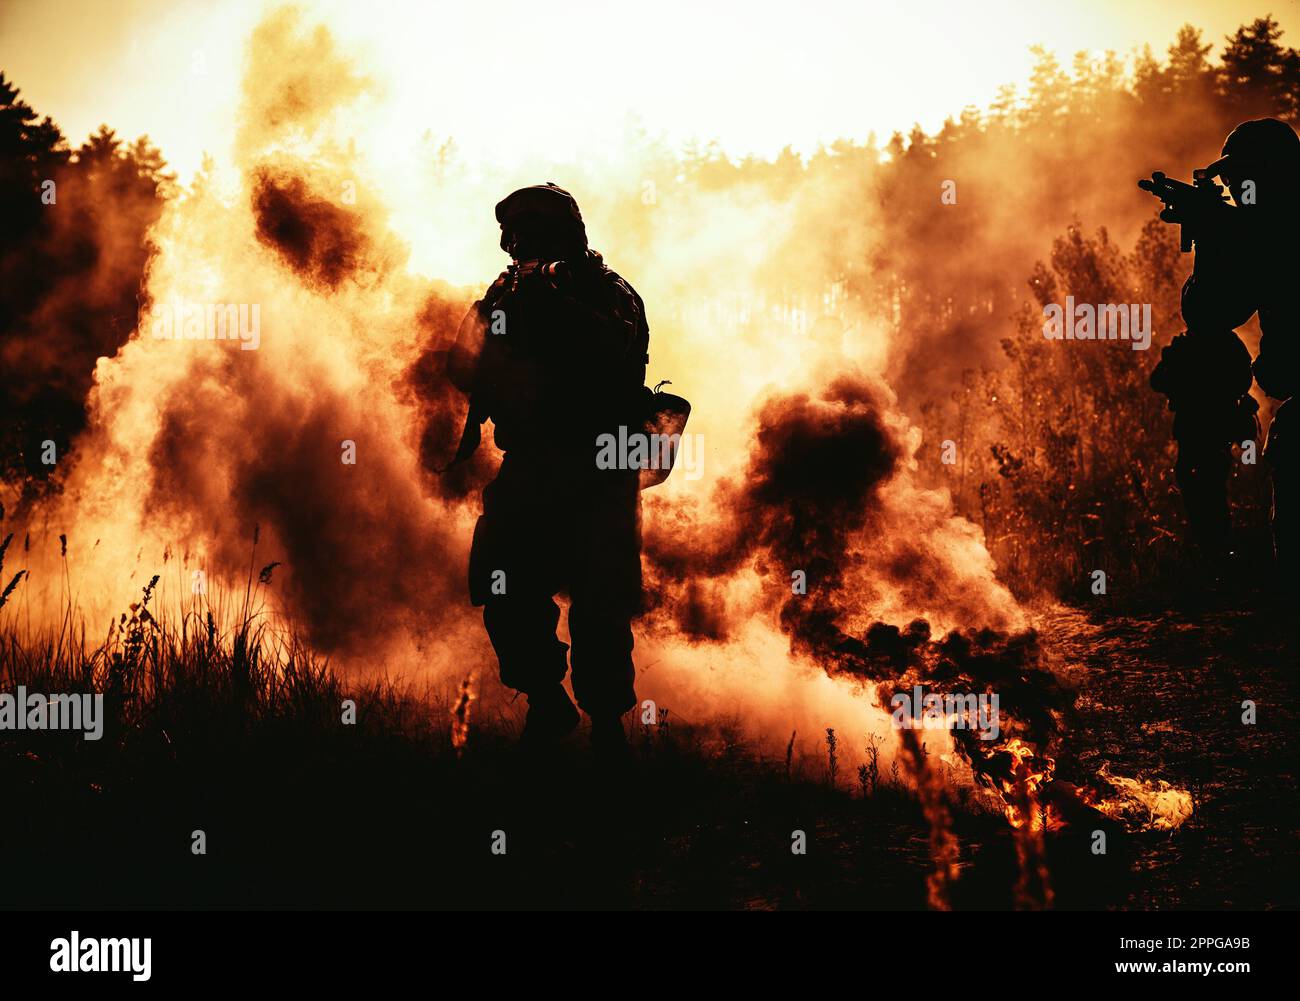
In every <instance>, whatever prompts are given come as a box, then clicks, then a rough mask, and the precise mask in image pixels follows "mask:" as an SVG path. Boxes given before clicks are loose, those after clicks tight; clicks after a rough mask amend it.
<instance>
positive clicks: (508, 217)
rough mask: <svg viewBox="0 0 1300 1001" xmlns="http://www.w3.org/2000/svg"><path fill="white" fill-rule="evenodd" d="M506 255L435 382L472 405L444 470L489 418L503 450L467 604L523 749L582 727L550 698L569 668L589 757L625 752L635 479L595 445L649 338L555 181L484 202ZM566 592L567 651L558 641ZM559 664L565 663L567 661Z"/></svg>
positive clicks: (626, 396)
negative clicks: (448, 384) (603, 460)
mask: <svg viewBox="0 0 1300 1001" xmlns="http://www.w3.org/2000/svg"><path fill="white" fill-rule="evenodd" d="M496 218H497V221H498V222H499V223H500V225H501V247H502V249H503V250H505V251H506V252H507V253H508V254H510V256H511V258H512V263H511V264H510V266H509V267H508V268H507V269H506V270H505V271H504V272H503V273H502V274H501V276H500V277H499V278H497V280H496V281H495V282H493V283H492V285H491V287H489V288H488V290H487V292H486V293H485V294H484V295H483V298H482V299H481V300H479V301H478V302H476V303H475V304H474V306H473V307H472V308H471V309H470V311H469V313H468V314H467V315H466V317H465V319H464V321H462V323H461V326H460V330H459V332H458V335H457V339H456V344H455V346H454V347H453V348H452V350H451V351H450V352H449V355H448V375H449V376H450V378H451V380H452V382H453V383H454V384H455V385H456V386H457V387H458V388H459V389H460V390H461V391H463V392H465V393H466V394H468V396H469V399H470V413H469V417H468V419H467V421H466V425H465V433H464V435H463V436H462V439H461V444H460V447H459V448H458V449H457V453H456V459H455V460H453V461H460V460H462V459H464V458H466V457H467V456H468V455H469V454H471V453H472V452H473V450H474V448H475V447H477V445H478V442H479V435H480V432H479V427H480V425H481V424H482V423H483V422H484V421H486V420H489V419H490V420H491V421H492V423H493V431H494V436H495V441H496V444H497V446H498V447H499V448H501V449H502V450H503V451H504V453H505V455H504V457H503V459H502V462H501V468H500V470H499V472H498V473H497V476H496V479H495V480H493V482H492V483H490V484H489V485H488V486H487V488H486V489H485V490H484V491H483V514H482V516H481V517H480V518H479V520H478V523H477V525H476V527H475V530H474V539H473V545H472V548H471V553H470V570H469V585H470V598H471V601H472V602H473V604H475V605H476V606H482V608H483V621H484V624H485V626H486V628H487V632H488V636H489V638H490V639H491V641H492V645H493V648H494V649H495V651H496V654H497V659H498V661H499V664H500V673H501V681H502V683H503V684H505V685H506V686H508V687H510V688H514V689H517V690H518V691H520V692H523V693H524V694H525V695H526V696H527V698H528V716H527V722H526V724H525V726H524V733H523V738H522V742H523V743H524V744H525V745H526V746H532V747H537V746H541V745H547V744H551V743H554V742H556V741H558V740H559V739H561V738H562V737H564V736H565V735H566V734H568V733H569V732H570V731H572V730H573V729H574V728H575V727H576V726H577V724H578V722H579V716H578V712H577V709H575V707H574V705H573V702H572V701H570V699H569V696H568V694H567V692H566V691H565V689H564V687H563V681H564V678H565V675H566V673H567V672H568V670H569V666H570V665H569V661H570V660H571V661H572V669H573V675H572V684H573V692H574V696H575V697H576V699H577V702H578V705H579V706H581V707H582V709H583V711H584V712H586V713H587V715H588V716H589V717H590V718H591V741H592V746H593V748H594V749H596V750H597V751H598V752H600V753H602V754H603V755H605V756H608V757H612V758H616V759H619V758H623V757H625V756H626V755H627V737H626V734H625V732H624V730H623V724H622V716H623V714H624V713H626V712H627V711H628V710H629V709H631V708H632V707H633V705H635V703H636V696H635V694H634V692H633V687H632V682H633V675H634V669H633V663H632V647H633V638H632V625H631V623H632V619H633V618H634V616H635V615H636V614H637V612H638V611H639V607H640V601H641V559H640V552H641V535H640V500H639V493H638V475H639V474H638V471H637V470H636V469H631V470H624V469H601V468H598V466H597V463H596V451H597V450H596V439H597V437H598V436H599V435H601V434H602V433H607V432H608V433H613V432H615V431H616V430H617V428H618V427H619V425H633V424H635V423H636V422H637V408H638V405H639V403H640V401H641V399H642V394H644V393H645V392H646V390H645V389H644V388H643V387H644V383H645V371H646V363H647V360H648V357H647V355H646V351H647V347H648V344H649V328H648V326H647V324H646V319H645V309H644V305H643V303H642V301H641V298H640V296H638V295H637V293H636V291H635V290H634V289H633V288H632V286H631V285H629V284H628V283H627V282H626V281H624V280H623V279H622V278H620V277H619V276H618V275H617V274H615V273H614V272H613V271H611V270H610V269H609V268H607V267H606V266H605V264H604V262H603V261H602V259H601V257H600V255H599V254H597V253H595V252H594V251H592V250H590V249H588V246H587V234H586V228H585V226H584V224H583V220H582V215H581V213H580V212H579V209H578V204H577V202H576V201H575V200H574V198H573V196H572V195H570V194H569V193H568V192H567V191H565V190H564V189H562V188H560V187H558V186H556V185H555V184H553V183H549V182H548V183H547V184H542V185H535V186H532V187H527V188H522V189H520V190H518V191H515V192H514V193H512V194H511V195H509V196H508V197H507V198H505V199H504V200H503V201H501V202H500V203H499V204H498V205H497V206H496ZM562 592H567V594H568V596H569V599H570V606H569V615H568V626H569V637H570V640H571V643H572V650H569V648H568V647H567V646H566V645H565V644H564V643H563V642H561V641H560V639H559V638H558V637H557V636H556V626H557V625H558V622H559V614H560V609H559V606H558V605H557V604H556V602H555V596H556V595H557V594H559V593H562ZM566 654H567V656H566Z"/></svg>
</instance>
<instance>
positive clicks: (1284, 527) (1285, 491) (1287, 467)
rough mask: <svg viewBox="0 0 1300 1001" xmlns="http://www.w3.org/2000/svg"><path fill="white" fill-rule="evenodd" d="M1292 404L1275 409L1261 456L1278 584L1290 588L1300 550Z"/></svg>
mask: <svg viewBox="0 0 1300 1001" xmlns="http://www.w3.org/2000/svg"><path fill="white" fill-rule="evenodd" d="M1294 406H1295V404H1294V403H1293V402H1292V401H1290V400H1288V401H1287V402H1285V403H1283V404H1282V405H1281V406H1280V407H1278V408H1277V412H1276V413H1274V415H1273V422H1272V424H1270V425H1269V429H1268V444H1267V445H1266V446H1265V448H1264V458H1265V460H1266V461H1267V462H1268V466H1269V474H1270V476H1271V478H1272V481H1273V510H1272V522H1273V552H1274V554H1275V556H1276V559H1277V567H1278V573H1279V576H1280V578H1281V583H1282V584H1283V585H1285V586H1286V587H1288V588H1291V589H1294V588H1295V586H1296V574H1297V570H1300V566H1297V562H1298V561H1300V551H1297V548H1296V546H1297V540H1296V527H1297V526H1296V521H1297V518H1300V512H1297V510H1296V503H1297V499H1298V498H1297V496H1296V458H1295V443H1294V442H1293V441H1292V440H1291V439H1292V438H1293V437H1294V429H1293V428H1292V427H1290V423H1291V422H1292V421H1293V420H1294V419H1295V415H1294V413H1292V409H1293V407H1294Z"/></svg>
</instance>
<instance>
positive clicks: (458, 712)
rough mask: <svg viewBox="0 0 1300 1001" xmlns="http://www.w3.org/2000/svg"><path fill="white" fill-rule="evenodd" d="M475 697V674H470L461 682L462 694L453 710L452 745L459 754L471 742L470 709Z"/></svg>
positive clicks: (457, 698)
mask: <svg viewBox="0 0 1300 1001" xmlns="http://www.w3.org/2000/svg"><path fill="white" fill-rule="evenodd" d="M474 698H475V695H474V675H473V674H468V675H466V676H465V680H464V681H462V682H461V683H460V694H459V695H458V696H457V697H456V704H455V706H453V707H452V710H451V746H452V747H454V748H455V749H456V754H457V755H458V756H459V755H460V753H461V752H462V751H463V750H464V749H465V745H466V744H467V743H468V742H469V711H470V707H471V706H473V704H474Z"/></svg>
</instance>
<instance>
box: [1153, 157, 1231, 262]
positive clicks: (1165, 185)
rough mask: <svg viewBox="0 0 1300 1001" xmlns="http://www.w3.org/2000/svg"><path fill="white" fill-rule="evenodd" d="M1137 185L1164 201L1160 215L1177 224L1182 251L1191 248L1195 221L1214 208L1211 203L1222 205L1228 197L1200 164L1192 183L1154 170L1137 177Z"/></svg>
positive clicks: (1195, 225) (1201, 220) (1194, 172)
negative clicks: (1146, 176) (1139, 177)
mask: <svg viewBox="0 0 1300 1001" xmlns="http://www.w3.org/2000/svg"><path fill="white" fill-rule="evenodd" d="M1138 187H1139V188H1141V189H1142V190H1143V191H1149V192H1151V194H1153V195H1155V196H1156V197H1157V198H1159V199H1160V200H1161V201H1162V202H1164V203H1165V207H1164V209H1163V210H1161V212H1160V218H1161V219H1163V220H1164V221H1165V222H1176V223H1178V224H1179V226H1180V227H1181V228H1180V230H1179V241H1178V247H1179V249H1180V250H1181V251H1182V252H1183V253H1184V254H1186V253H1187V252H1188V251H1190V250H1191V249H1192V242H1193V240H1194V239H1195V238H1196V228H1197V224H1198V223H1204V222H1205V220H1206V217H1207V216H1208V214H1209V213H1210V212H1213V211H1215V209H1214V206H1223V205H1224V203H1225V198H1226V197H1227V196H1226V195H1225V194H1224V191H1223V189H1222V188H1221V187H1219V184H1218V182H1217V181H1215V179H1214V178H1213V177H1211V176H1210V174H1209V171H1208V170H1207V169H1205V168H1203V167H1202V168H1198V169H1196V170H1193V171H1192V183H1191V184H1188V183H1187V182H1186V181H1175V180H1174V179H1173V178H1171V177H1166V176H1165V174H1164V172H1163V171H1159V170H1154V171H1152V172H1151V178H1150V179H1149V180H1148V179H1146V178H1143V179H1142V180H1140V181H1138Z"/></svg>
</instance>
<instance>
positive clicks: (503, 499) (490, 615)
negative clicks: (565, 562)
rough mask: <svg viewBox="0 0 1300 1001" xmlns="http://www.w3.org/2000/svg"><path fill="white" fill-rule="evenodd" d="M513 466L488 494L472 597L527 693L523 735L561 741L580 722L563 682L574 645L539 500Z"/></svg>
mask: <svg viewBox="0 0 1300 1001" xmlns="http://www.w3.org/2000/svg"><path fill="white" fill-rule="evenodd" d="M507 458H509V457H507ZM511 468H514V467H507V466H506V464H504V463H503V465H502V473H501V474H499V475H498V478H497V480H496V481H494V482H493V483H492V484H490V485H489V487H488V488H487V490H485V491H484V505H483V507H484V513H483V516H482V517H481V518H479V520H478V524H477V525H476V526H475V529H474V542H473V545H472V546H471V548H470V559H469V578H470V596H471V600H472V601H473V603H474V604H476V605H481V606H482V607H483V623H484V625H485V626H486V627H487V633H488V638H489V639H490V640H491V641H492V647H493V649H494V650H495V651H496V655H497V661H498V663H499V665H500V673H501V683H502V684H504V685H505V686H506V687H508V688H513V689H515V690H517V691H520V692H523V693H524V694H525V695H527V696H528V722H527V724H526V725H525V728H524V737H525V738H526V739H528V740H530V741H532V740H534V739H549V738H557V737H560V736H563V735H564V734H565V733H567V732H569V731H570V730H572V729H573V728H574V727H575V726H577V724H578V713H577V710H576V709H574V707H573V703H572V702H570V701H569V697H568V695H567V693H566V692H565V691H564V687H563V681H564V675H565V674H566V673H567V671H568V662H567V657H566V654H567V652H568V646H567V645H566V644H564V643H562V642H561V641H560V639H559V638H558V637H557V636H556V634H555V628H556V626H557V625H558V623H559V617H560V610H559V606H557V605H556V603H555V601H554V595H555V592H556V590H557V589H558V584H557V574H556V571H555V568H554V567H553V566H552V565H551V563H552V558H551V552H550V547H549V545H548V544H547V539H546V532H545V531H544V528H545V526H544V525H541V524H539V523H538V518H537V515H538V505H537V504H533V505H532V506H531V507H530V506H529V505H528V504H527V503H524V502H523V500H522V499H523V498H524V496H525V494H526V493H527V491H526V488H527V485H528V484H527V480H526V479H522V478H517V477H514V478H512V476H511V475H510V472H511Z"/></svg>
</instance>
